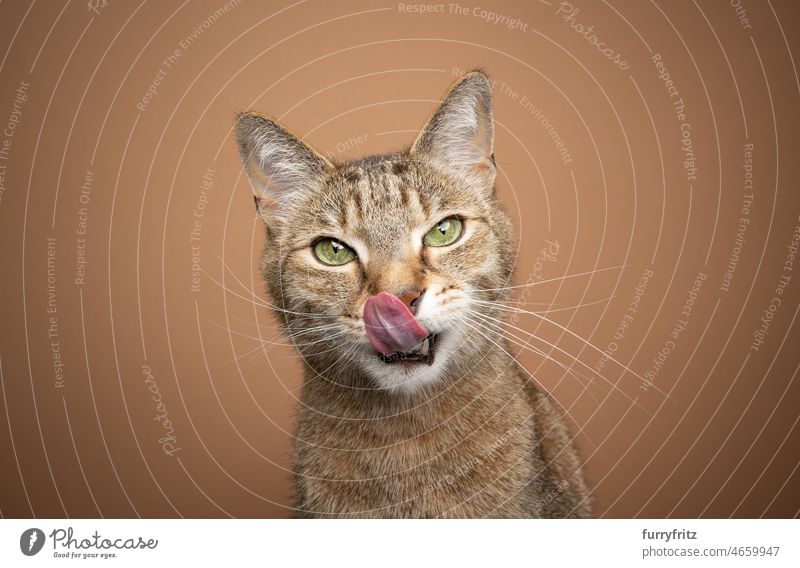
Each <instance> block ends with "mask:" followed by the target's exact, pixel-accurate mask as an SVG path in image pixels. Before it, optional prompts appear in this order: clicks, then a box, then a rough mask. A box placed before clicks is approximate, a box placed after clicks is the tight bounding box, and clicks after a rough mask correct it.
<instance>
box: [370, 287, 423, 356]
mask: <svg viewBox="0 0 800 568" xmlns="http://www.w3.org/2000/svg"><path fill="white" fill-rule="evenodd" d="M364 324H365V326H366V329H367V337H368V338H369V340H370V342H371V343H372V346H373V347H375V349H376V350H377V351H379V352H380V353H383V354H384V355H391V354H393V353H397V352H406V351H412V350H414V348H416V347H417V346H419V344H420V343H422V340H423V339H425V338H426V337H428V331H427V330H426V329H425V328H424V327H423V326H422V324H420V323H419V322H418V321H417V320H416V319H414V315H413V314H412V313H411V311H410V310H409V309H408V307H407V306H406V305H405V304H404V303H403V302H402V300H400V299H399V298H398V297H397V296H393V295H392V294H389V293H388V292H381V293H380V294H378V295H377V296H370V297H369V298H367V302H366V303H365V304H364Z"/></svg>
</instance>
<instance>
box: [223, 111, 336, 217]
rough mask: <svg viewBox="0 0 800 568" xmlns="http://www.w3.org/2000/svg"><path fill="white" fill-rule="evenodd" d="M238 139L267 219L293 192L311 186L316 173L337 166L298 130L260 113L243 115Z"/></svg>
mask: <svg viewBox="0 0 800 568" xmlns="http://www.w3.org/2000/svg"><path fill="white" fill-rule="evenodd" d="M236 143H237V144H238V146H239V154H240V155H241V158H242V164H243V165H244V171H245V173H246V174H247V179H249V180H250V184H251V185H252V186H253V191H254V192H255V201H256V207H257V209H258V212H259V215H260V216H261V217H262V218H263V219H264V220H268V218H270V217H273V216H274V214H275V213H277V212H279V211H280V210H281V201H285V200H287V199H290V198H291V194H292V193H294V192H296V191H302V190H303V189H304V188H307V187H308V186H309V185H310V184H311V182H312V181H313V180H314V178H315V177H316V176H318V175H319V174H321V173H323V172H325V171H326V170H328V169H331V168H333V165H332V164H331V163H330V162H329V161H328V160H327V159H325V157H323V156H322V155H321V154H319V153H317V152H316V151H314V149H312V148H311V147H310V146H308V145H306V144H305V143H303V142H302V141H301V140H300V139H299V138H297V137H296V136H295V135H294V134H292V133H291V132H289V131H288V130H286V129H285V128H283V127H282V126H281V125H280V124H278V123H277V122H276V121H274V120H272V119H271V118H269V117H266V116H264V115H261V114H258V113H252V112H248V113H243V114H241V115H239V119H238V121H237V122H236Z"/></svg>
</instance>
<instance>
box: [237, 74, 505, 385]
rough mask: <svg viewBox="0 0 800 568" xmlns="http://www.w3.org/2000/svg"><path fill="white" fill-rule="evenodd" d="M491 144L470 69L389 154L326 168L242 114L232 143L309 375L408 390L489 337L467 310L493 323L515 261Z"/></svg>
mask: <svg viewBox="0 0 800 568" xmlns="http://www.w3.org/2000/svg"><path fill="white" fill-rule="evenodd" d="M493 140H494V122H493V118H492V94H491V88H490V86H489V82H488V80H487V79H486V77H485V76H484V75H483V74H481V73H479V72H473V73H469V74H467V75H465V76H464V77H462V78H461V79H460V80H459V81H458V82H456V83H455V84H454V85H453V86H452V87H451V89H450V90H449V91H448V93H447V95H446V96H445V98H444V100H443V101H442V102H441V104H440V105H439V107H438V108H437V110H436V112H435V113H434V114H433V115H432V117H431V118H430V120H429V121H428V122H427V124H426V125H425V126H424V128H423V130H422V132H421V133H420V135H419V137H418V138H417V140H416V141H415V142H414V144H413V145H412V146H411V148H410V149H409V150H407V151H405V152H402V153H397V154H389V155H383V156H372V157H366V158H363V159H360V160H355V161H351V162H345V163H341V164H334V163H331V162H330V161H329V160H327V159H326V158H325V157H323V156H322V155H321V154H319V153H318V152H315V151H314V150H313V149H311V148H310V147H309V146H307V145H306V144H304V143H303V142H301V141H300V140H299V139H298V138H297V137H296V136H294V135H293V134H292V133H290V132H289V131H288V130H286V129H285V128H283V127H282V126H280V125H279V124H278V123H277V122H276V121H274V120H272V119H270V118H268V117H265V116H263V115H259V114H255V113H245V114H243V115H241V116H240V118H239V121H238V124H237V141H238V144H239V149H240V152H241V156H242V160H243V163H244V168H245V172H246V173H247V176H248V178H249V179H250V181H251V183H252V185H253V187H254V189H255V190H256V205H257V207H258V211H259V215H260V216H261V218H262V219H263V220H264V222H265V223H266V227H267V240H266V246H265V249H264V256H263V260H262V270H263V273H264V277H265V279H266V281H267V285H268V288H269V291H270V294H271V296H272V301H273V303H274V306H275V309H276V311H277V313H278V316H279V318H280V320H281V321H282V322H283V324H284V326H285V328H286V329H287V331H288V334H289V335H290V337H291V339H292V340H293V342H294V344H295V345H296V346H297V348H298V350H299V351H300V353H301V354H302V355H303V357H304V359H305V360H306V362H307V363H308V365H309V366H310V368H311V369H312V370H313V371H314V372H315V373H316V374H317V375H319V376H317V377H316V380H326V379H328V380H332V381H340V380H343V379H344V378H349V377H352V376H360V377H367V378H368V379H369V383H368V384H367V385H364V386H366V387H367V388H373V387H377V388H384V389H390V390H398V391H414V390H417V389H418V388H420V387H421V386H423V385H426V384H431V383H433V382H436V381H438V380H439V379H440V378H441V377H442V376H443V375H444V374H446V373H445V372H446V371H447V370H451V371H455V372H456V373H458V372H468V367H469V366H470V365H474V364H475V363H476V362H477V361H478V359H479V358H480V357H481V356H482V353H485V351H486V349H487V348H488V347H489V346H490V345H491V341H492V339H491V336H493V335H494V336H495V337H496V334H494V333H491V332H490V331H489V330H488V329H487V328H486V327H485V325H486V324H485V323H484V324H483V326H481V325H480V324H478V323H477V322H476V320H475V317H474V315H471V314H474V312H476V311H477V312H481V313H482V314H484V315H485V314H487V313H495V315H496V317H497V318H498V320H499V318H500V316H499V314H498V313H497V309H496V305H495V304H492V303H491V302H495V301H497V300H498V299H499V298H501V297H502V296H503V294H502V291H501V290H499V289H500V288H503V287H505V286H508V279H509V277H510V275H511V270H512V265H513V242H512V241H513V237H512V230H511V224H510V222H509V220H508V217H507V215H506V214H505V212H504V210H503V208H502V206H501V205H500V203H499V201H498V199H497V197H496V195H495V191H494V180H495V162H494V155H493ZM365 312H366V313H365ZM484 321H485V320H484ZM398 346H402V347H398ZM343 382H347V383H348V384H350V382H349V381H343Z"/></svg>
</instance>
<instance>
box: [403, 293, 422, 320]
mask: <svg viewBox="0 0 800 568" xmlns="http://www.w3.org/2000/svg"><path fill="white" fill-rule="evenodd" d="M424 293H425V290H419V289H413V290H406V291H405V292H403V293H402V294H398V295H397V297H398V298H399V299H400V301H401V302H403V303H404V304H405V305H406V306H408V309H409V310H411V313H412V314H414V315H417V306H419V302H420V300H422V295H423V294H424Z"/></svg>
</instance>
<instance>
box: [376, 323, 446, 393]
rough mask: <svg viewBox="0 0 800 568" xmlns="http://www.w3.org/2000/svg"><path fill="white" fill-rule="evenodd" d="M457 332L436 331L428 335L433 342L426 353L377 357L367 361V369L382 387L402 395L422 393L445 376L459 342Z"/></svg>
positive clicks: (379, 386)
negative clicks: (456, 336) (449, 361)
mask: <svg viewBox="0 0 800 568" xmlns="http://www.w3.org/2000/svg"><path fill="white" fill-rule="evenodd" d="M454 335H455V334H453V333H437V334H432V335H431V336H429V337H428V338H426V341H427V342H429V343H428V345H427V352H425V353H424V354H422V353H413V354H397V355H395V356H392V357H384V356H382V355H380V356H376V357H374V358H371V359H370V360H368V361H366V362H365V364H364V370H365V371H366V372H367V374H368V375H369V376H370V378H371V379H372V380H373V382H374V383H375V385H376V386H377V387H378V388H379V389H384V390H388V391H391V392H396V393H398V394H402V393H405V394H412V393H416V392H419V391H420V390H422V389H424V388H425V387H426V386H428V385H432V384H434V383H436V382H438V381H439V380H440V379H441V378H442V375H443V374H444V371H445V368H446V366H447V362H448V360H449V359H450V357H451V356H452V355H453V354H454V350H455V343H456V339H455V337H454ZM423 343H424V342H423Z"/></svg>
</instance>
